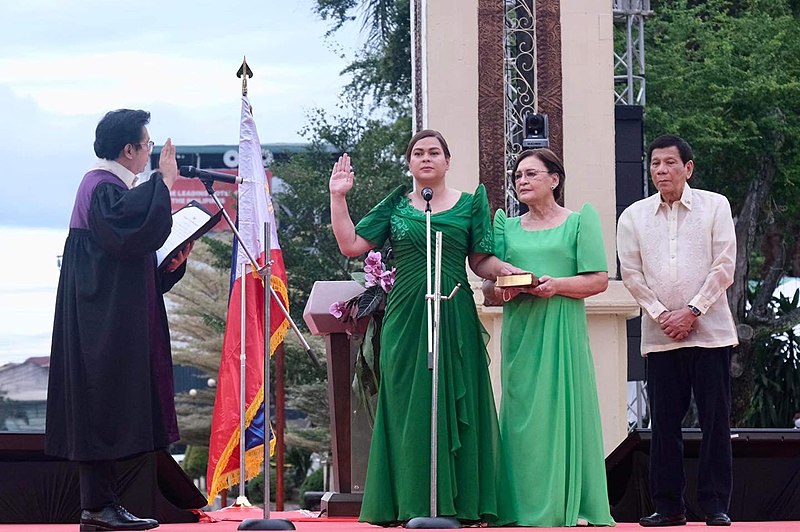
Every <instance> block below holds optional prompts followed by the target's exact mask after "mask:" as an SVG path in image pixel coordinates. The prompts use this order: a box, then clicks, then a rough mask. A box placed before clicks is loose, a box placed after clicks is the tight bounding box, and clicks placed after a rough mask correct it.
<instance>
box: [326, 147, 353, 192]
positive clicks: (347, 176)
mask: <svg viewBox="0 0 800 532" xmlns="http://www.w3.org/2000/svg"><path fill="white" fill-rule="evenodd" d="M353 179H354V175H353V167H352V166H351V165H350V156H349V155H347V154H346V153H343V154H342V156H341V157H339V160H338V161H336V162H335V163H334V165H333V170H331V181H330V184H329V185H328V188H329V189H330V192H331V196H344V195H345V194H347V193H348V192H349V191H350V189H351V188H353Z"/></svg>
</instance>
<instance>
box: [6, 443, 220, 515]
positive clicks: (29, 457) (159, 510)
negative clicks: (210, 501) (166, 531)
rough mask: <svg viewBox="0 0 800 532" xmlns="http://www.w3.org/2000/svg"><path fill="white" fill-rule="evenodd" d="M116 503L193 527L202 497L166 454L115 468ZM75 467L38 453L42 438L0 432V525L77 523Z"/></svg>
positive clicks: (41, 449)
mask: <svg viewBox="0 0 800 532" xmlns="http://www.w3.org/2000/svg"><path fill="white" fill-rule="evenodd" d="M117 478H118V488H119V492H120V498H121V502H122V505H123V506H125V507H126V508H127V509H128V510H130V511H131V513H133V514H134V515H138V516H141V517H151V518H154V519H157V520H158V521H159V522H160V523H193V522H197V520H198V517H199V514H198V513H197V512H195V511H193V510H196V509H199V508H202V507H204V506H205V505H206V504H207V502H206V498H205V496H204V495H203V494H202V493H201V492H200V490H198V489H197V487H195V485H194V484H193V483H192V480H191V479H190V478H189V477H188V476H187V475H186V473H184V471H183V470H182V469H181V467H180V466H179V465H178V463H177V462H175V460H174V459H173V458H172V456H171V455H170V454H169V453H167V452H166V451H157V452H155V453H146V454H142V455H139V456H136V457H133V458H130V459H127V460H123V461H120V462H118V464H117ZM79 520H80V486H79V481H78V464H77V463H75V462H70V461H67V460H63V459H60V458H55V457H52V456H47V455H45V454H44V434H9V433H3V434H0V523H77V522H78V521H79Z"/></svg>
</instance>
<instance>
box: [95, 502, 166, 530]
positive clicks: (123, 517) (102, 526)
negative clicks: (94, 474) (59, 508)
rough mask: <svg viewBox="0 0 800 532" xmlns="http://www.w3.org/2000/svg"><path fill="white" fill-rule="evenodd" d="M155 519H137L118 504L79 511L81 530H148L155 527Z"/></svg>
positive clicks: (156, 522)
mask: <svg viewBox="0 0 800 532" xmlns="http://www.w3.org/2000/svg"><path fill="white" fill-rule="evenodd" d="M157 526H158V521H156V520H155V519H139V518H138V517H136V516H135V515H133V514H131V513H130V512H129V511H128V510H126V509H125V508H123V507H122V506H120V505H119V504H110V505H108V506H105V507H104V508H103V509H102V510H99V511H97V512H92V511H90V510H83V511H82V512H81V532H95V531H97V530H150V529H151V528H156V527H157Z"/></svg>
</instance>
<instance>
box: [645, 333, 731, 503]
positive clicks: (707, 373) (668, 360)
mask: <svg viewBox="0 0 800 532" xmlns="http://www.w3.org/2000/svg"><path fill="white" fill-rule="evenodd" d="M730 360H731V348H730V347H720V348H702V347H687V348H683V349H675V350H673V351H666V352H662V353H649V354H648V355H647V394H648V397H649V400H650V419H651V422H652V441H651V444H650V494H651V495H652V497H653V503H654V504H655V507H656V511H657V512H659V513H662V514H666V515H673V514H678V513H683V512H684V511H685V509H686V506H685V502H684V495H685V491H686V474H685V472H684V467H683V434H682V432H681V422H682V421H683V418H684V416H685V415H686V412H687V410H688V409H689V403H690V400H691V396H692V393H694V399H695V403H696V404H697V412H698V417H699V421H700V429H701V430H702V433H703V440H702V443H701V444H700V460H699V466H698V482H697V502H698V504H699V505H700V508H701V510H702V511H703V512H705V513H706V515H708V514H712V513H715V512H726V513H727V511H728V506H729V504H730V499H731V486H732V484H733V473H732V469H733V458H732V455H731V433H730V411H731V379H730Z"/></svg>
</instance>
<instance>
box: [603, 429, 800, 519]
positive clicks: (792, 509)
mask: <svg viewBox="0 0 800 532" xmlns="http://www.w3.org/2000/svg"><path fill="white" fill-rule="evenodd" d="M650 439H651V433H650V430H635V431H633V432H632V433H631V434H629V435H628V437H627V438H626V439H625V440H624V441H623V442H622V443H621V444H620V445H619V446H618V447H617V448H616V449H614V451H613V452H612V453H611V454H610V455H608V457H607V458H606V475H607V477H608V497H609V502H610V503H611V515H612V516H613V517H614V519H615V520H616V521H618V522H620V523H633V522H637V521H638V520H639V518H640V517H642V516H645V515H650V514H651V513H653V512H654V511H655V508H654V507H653V502H652V500H651V498H650V482H649V472H650V465H649V462H650ZM701 439H702V434H701V432H700V430H699V429H683V446H684V468H685V471H686V514H687V518H688V519H689V520H690V521H702V520H703V519H704V518H705V516H704V515H703V512H702V511H701V510H700V507H699V506H698V505H697V498H696V495H697V461H698V455H699V452H700V442H701ZM731 442H732V448H733V492H732V493H731V505H730V512H729V515H730V517H731V519H732V520H733V521H798V520H800V430H798V429H731Z"/></svg>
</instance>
